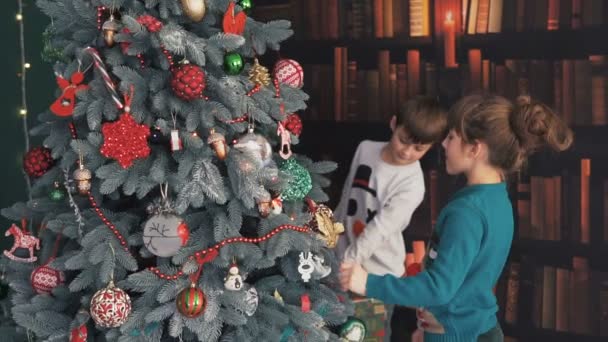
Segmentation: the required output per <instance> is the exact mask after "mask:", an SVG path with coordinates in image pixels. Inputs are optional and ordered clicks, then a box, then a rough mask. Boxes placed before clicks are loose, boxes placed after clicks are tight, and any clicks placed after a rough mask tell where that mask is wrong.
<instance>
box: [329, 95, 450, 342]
mask: <svg viewBox="0 0 608 342" xmlns="http://www.w3.org/2000/svg"><path fill="white" fill-rule="evenodd" d="M446 125H447V118H446V112H445V111H444V110H443V109H442V108H441V106H440V105H439V103H438V102H437V100H435V99H433V98H430V97H422V96H419V97H415V98H413V99H411V100H409V101H407V102H406V103H404V104H403V105H402V107H401V109H400V111H399V114H398V115H397V116H393V117H392V118H391V122H390V127H391V130H392V132H393V133H392V137H391V139H390V141H389V142H374V141H368V140H366V141H363V142H361V144H359V146H358V147H357V151H356V152H355V156H354V157H353V161H352V163H351V168H350V171H349V175H348V177H347V179H346V182H345V186H344V189H343V191H342V197H341V198H340V203H339V204H338V207H337V208H336V211H335V215H336V219H337V220H338V221H340V222H343V223H344V226H345V230H346V231H345V234H343V235H342V236H341V237H340V240H339V242H338V249H337V251H338V256H339V257H341V258H342V259H344V260H346V261H353V262H356V263H359V264H361V265H363V267H364V268H365V269H366V270H367V271H368V272H370V273H375V274H392V275H394V276H397V277H400V276H403V275H404V273H405V267H404V261H405V244H404V241H403V236H402V232H403V230H404V229H405V228H406V227H407V226H408V224H409V222H410V219H411V217H412V214H413V213H414V211H415V210H416V208H417V207H418V206H419V205H420V203H421V202H422V199H423V198H424V176H423V173H422V169H421V167H420V163H419V160H420V158H422V157H423V156H424V155H425V153H426V152H427V151H428V150H429V149H430V148H431V147H432V146H433V144H434V143H436V142H438V141H441V140H442V139H443V138H444V135H445V130H446ZM392 309H393V306H387V307H386V311H387V313H388V320H387V324H386V328H385V332H386V334H385V340H386V341H389V340H390V318H391V315H392ZM413 317H415V314H414V315H413Z"/></svg>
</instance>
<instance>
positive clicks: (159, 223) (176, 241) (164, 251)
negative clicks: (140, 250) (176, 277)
mask: <svg viewBox="0 0 608 342" xmlns="http://www.w3.org/2000/svg"><path fill="white" fill-rule="evenodd" d="M189 237H190V230H189V229H188V225H187V224H186V222H184V220H183V219H182V218H181V217H179V216H177V215H173V214H158V215H154V216H152V217H151V218H150V219H148V221H146V224H145V225H144V235H143V239H144V245H145V246H146V248H147V249H148V250H149V251H150V253H152V254H154V255H157V256H160V257H170V256H173V255H175V254H176V253H177V252H178V251H179V249H180V248H181V247H182V246H185V245H186V243H187V242H188V238H189Z"/></svg>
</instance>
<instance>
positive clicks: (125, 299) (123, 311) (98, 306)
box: [91, 281, 131, 328]
mask: <svg viewBox="0 0 608 342" xmlns="http://www.w3.org/2000/svg"><path fill="white" fill-rule="evenodd" d="M130 313H131V298H129V295H128V294H127V293H126V292H125V291H123V290H121V289H119V288H118V287H115V286H114V282H113V281H110V283H109V284H108V286H107V287H106V288H103V289H101V290H99V291H97V292H95V294H94V295H93V298H92V299H91V317H92V318H93V320H94V321H95V323H96V324H97V325H99V326H100V327H103V328H117V327H119V326H121V325H123V324H124V323H125V322H126V321H127V318H129V314H130Z"/></svg>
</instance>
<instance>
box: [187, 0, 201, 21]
mask: <svg viewBox="0 0 608 342" xmlns="http://www.w3.org/2000/svg"><path fill="white" fill-rule="evenodd" d="M181 1H182V8H183V10H184V13H185V14H186V16H188V18H190V19H192V20H193V21H201V20H203V17H204V16H205V11H206V7H205V0H181Z"/></svg>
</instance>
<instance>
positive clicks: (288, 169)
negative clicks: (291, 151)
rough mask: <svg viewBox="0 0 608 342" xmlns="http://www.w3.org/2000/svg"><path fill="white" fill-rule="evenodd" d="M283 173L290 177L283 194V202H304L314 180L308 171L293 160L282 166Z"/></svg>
mask: <svg viewBox="0 0 608 342" xmlns="http://www.w3.org/2000/svg"><path fill="white" fill-rule="evenodd" d="M281 172H283V173H285V174H286V175H287V176H289V180H288V182H287V187H286V188H285V189H283V192H281V197H282V198H283V200H285V201H300V200H303V199H304V198H305V197H306V195H307V194H308V192H309V191H310V190H311V189H312V179H311V178H310V173H308V170H306V168H305V167H303V166H302V165H300V164H299V163H298V162H297V161H296V160H295V159H293V158H291V159H288V160H286V161H285V162H284V163H283V165H281Z"/></svg>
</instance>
